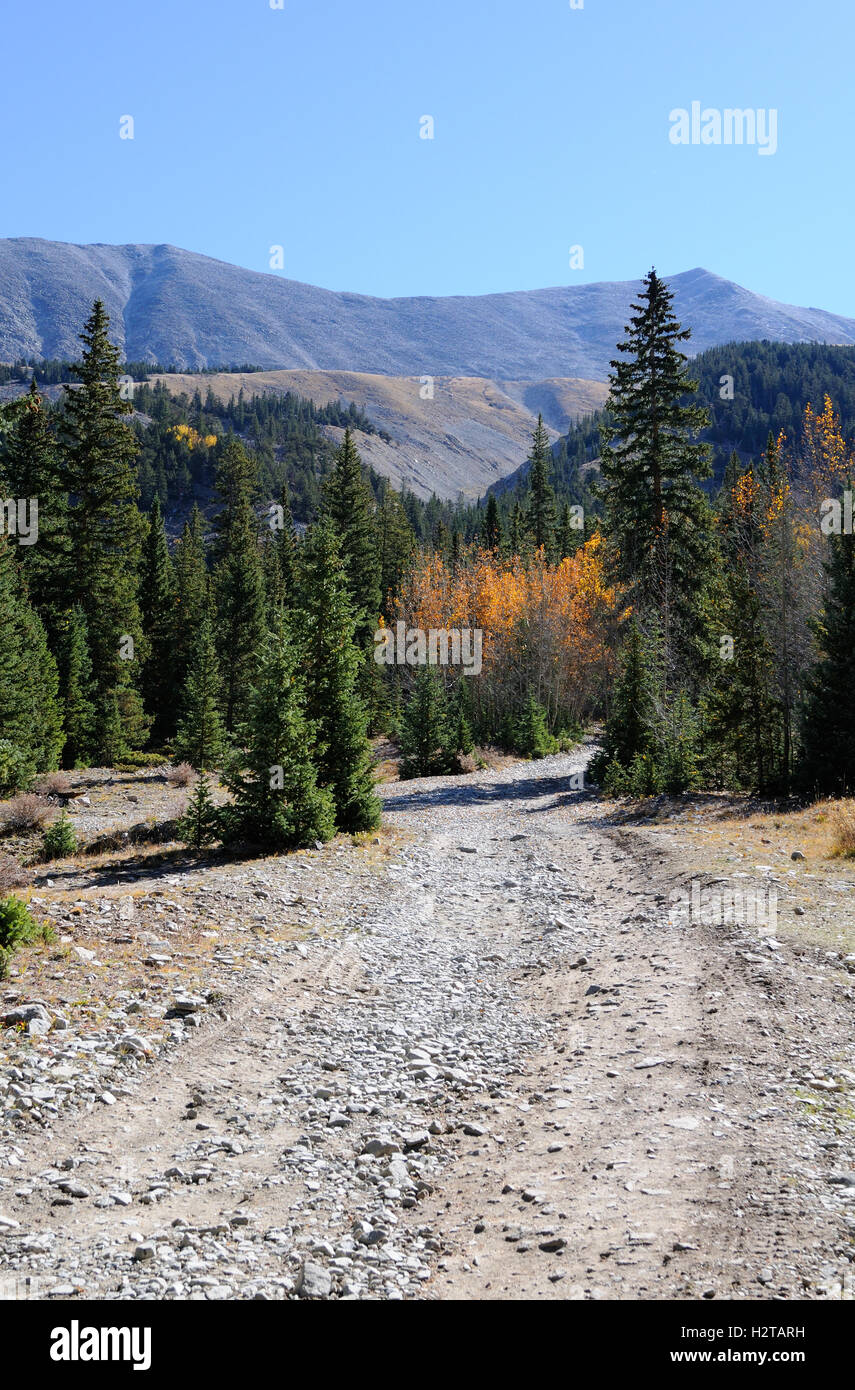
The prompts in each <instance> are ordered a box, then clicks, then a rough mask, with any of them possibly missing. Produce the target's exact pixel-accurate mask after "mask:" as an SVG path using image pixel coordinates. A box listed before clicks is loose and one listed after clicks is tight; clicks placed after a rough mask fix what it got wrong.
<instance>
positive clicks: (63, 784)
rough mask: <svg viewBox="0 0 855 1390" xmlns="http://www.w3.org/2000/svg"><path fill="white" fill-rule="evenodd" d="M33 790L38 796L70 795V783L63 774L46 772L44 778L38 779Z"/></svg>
mask: <svg viewBox="0 0 855 1390" xmlns="http://www.w3.org/2000/svg"><path fill="white" fill-rule="evenodd" d="M35 789H36V792H37V793H38V795H39V796H52V797H60V796H70V795H71V783H70V782H69V780H68V778H67V777H66V775H65V773H64V772H46V773H45V775H44V777H40V778H39V780H38V781H37V782H36V786H35Z"/></svg>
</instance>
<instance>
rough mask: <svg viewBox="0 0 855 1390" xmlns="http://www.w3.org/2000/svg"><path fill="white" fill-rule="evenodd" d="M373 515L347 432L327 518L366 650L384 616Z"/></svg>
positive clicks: (327, 497) (328, 486) (330, 484)
mask: <svg viewBox="0 0 855 1390" xmlns="http://www.w3.org/2000/svg"><path fill="white" fill-rule="evenodd" d="M373 513H374V503H373V499H372V496H371V490H370V488H369V487H368V484H367V483H366V481H365V478H364V477H363V473H362V460H361V459H360V457H359V454H358V453H357V450H356V445H355V444H354V442H353V436H352V435H351V432H350V430H349V429H347V430H345V432H344V440H343V442H342V445H341V448H340V449H339V450H338V451H337V453H336V456H335V463H334V466H333V470H332V472H331V473H330V475H329V477H328V478H327V480H326V483H325V484H324V515H325V516H327V517H329V519H330V521H331V522H332V524H333V527H334V529H335V532H336V535H337V536H338V537H339V541H340V543H341V555H342V559H343V561H344V568H345V573H346V575H347V585H348V591H349V594H350V601H351V604H352V607H353V612H354V617H355V619H356V633H357V641H358V643H359V645H360V647H363V648H367V647H369V646H370V645H371V643H372V642H373V634H374V631H375V628H376V626H377V615H378V613H379V612H380V561H379V556H378V553H377V535H376V529H375V524H374V515H373Z"/></svg>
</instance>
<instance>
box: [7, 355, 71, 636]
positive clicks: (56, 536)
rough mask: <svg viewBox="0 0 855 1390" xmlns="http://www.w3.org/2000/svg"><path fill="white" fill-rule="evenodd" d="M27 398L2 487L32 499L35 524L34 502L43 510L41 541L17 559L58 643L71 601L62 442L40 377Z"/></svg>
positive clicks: (13, 433) (22, 548) (19, 553)
mask: <svg viewBox="0 0 855 1390" xmlns="http://www.w3.org/2000/svg"><path fill="white" fill-rule="evenodd" d="M24 401H25V408H24V409H22V410H21V411H20V412H19V414H18V416H17V422H16V424H15V427H14V429H13V430H12V431H11V433H10V435H9V437H8V439H7V440H6V442H5V445H4V448H3V453H2V457H0V489H2V492H3V494H4V495H5V496H7V497H14V498H21V499H22V500H26V501H27V502H28V503H29V508H30V523H31V525H32V521H33V515H32V508H33V501H35V503H36V506H37V508H38V511H37V519H38V540H37V541H36V543H35V544H32V545H19V546H18V548H17V559H18V562H19V564H20V565H21V566H22V569H23V572H24V576H25V578H26V582H27V593H28V596H29V600H30V602H31V603H32V605H33V607H34V608H35V609H36V611H37V613H38V614H39V617H40V618H41V620H42V622H43V623H44V625H45V629H46V631H47V633H48V637H49V639H50V641H51V643H52V644H53V645H55V643H56V638H57V634H58V631H59V628H60V625H61V615H62V613H63V611H64V610H65V609H66V607H67V604H68V598H67V594H68V584H69V567H70V563H71V545H70V540H69V535H68V496H67V491H66V486H65V480H64V476H63V470H62V462H61V459H60V456H59V450H58V446H57V441H56V438H55V435H54V432H53V429H52V427H51V422H50V418H49V416H48V413H47V411H46V410H45V407H44V402H43V401H42V398H41V396H40V394H39V391H38V388H37V386H36V383H35V379H33V381H32V382H31V384H30V389H29V392H28V393H27V395H26V397H24Z"/></svg>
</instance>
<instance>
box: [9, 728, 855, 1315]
mask: <svg viewBox="0 0 855 1390" xmlns="http://www.w3.org/2000/svg"><path fill="white" fill-rule="evenodd" d="M585 761H586V754H585V753H584V752H580V753H578V754H575V755H562V756H558V757H553V758H549V759H545V760H543V761H542V762H539V763H535V764H524V765H517V766H514V767H512V768H509V769H507V770H505V771H503V772H501V773H495V772H487V773H481V774H477V775H476V776H474V777H469V778H465V779H464V778H457V779H452V778H444V779H432V780H429V781H421V782H418V783H412V784H396V785H395V786H394V787H392V788H387V789H386V791H387V795H386V817H387V820H388V822H389V823H390V824H391V825H392V826H393V827H395V828H396V829H397V830H398V831H399V832H400V834H401V837H402V838H401V844H400V847H399V848H398V850H397V852H396V853H395V855H394V857H393V858H392V860H391V862H390V863H389V865H388V867H387V868H386V870H385V871H384V873H383V875H382V876H375V879H374V880H373V881H372V896H371V897H370V899H369V900H368V901H363V902H361V903H360V905H359V910H358V911H356V910H355V909H354V910H353V912H352V913H351V914H350V915H349V920H348V913H347V912H343V913H342V914H340V917H339V918H337V919H336V921H335V922H334V923H332V922H331V923H330V924H329V926H330V930H329V933H328V934H326V935H324V934H320V935H317V936H315V937H313V938H312V939H310V940H308V941H307V942H306V943H305V944H303V945H301V946H299V947H298V948H297V949H296V950H295V949H294V948H293V947H292V946H288V945H285V946H283V947H282V948H281V949H274V948H272V947H267V948H266V949H265V950H264V951H263V952H261V953H260V955H259V963H258V965H257V968H256V969H255V970H254V972H253V974H252V976H251V979H248V980H247V982H246V983H245V985H244V987H243V988H242V989H241V990H238V992H237V993H236V995H235V997H234V998H233V1000H232V1001H231V1003H230V1013H231V1016H230V1017H229V1018H228V1019H227V1020H223V1021H222V1022H217V1021H216V1020H214V1019H213V1018H211V1017H209V1018H208V1019H207V1020H206V1022H205V1023H204V1025H203V1026H202V1027H201V1028H199V1029H197V1030H196V1032H195V1033H194V1035H193V1036H192V1038H190V1039H188V1040H187V1041H185V1042H184V1043H182V1044H181V1045H180V1046H178V1047H176V1048H174V1049H173V1050H172V1051H170V1052H168V1053H166V1054H164V1055H163V1056H161V1057H159V1058H157V1059H156V1060H155V1061H154V1062H148V1063H147V1062H144V1061H136V1060H134V1059H133V1058H131V1059H129V1060H128V1061H127V1063H126V1065H127V1071H128V1076H129V1077H130V1080H129V1081H128V1083H127V1087H126V1089H127V1091H128V1094H127V1095H123V1096H120V1097H118V1098H117V1099H116V1101H115V1103H114V1104H109V1105H105V1104H99V1103H98V1102H97V1101H96V1102H90V1103H89V1104H88V1107H86V1108H84V1110H83V1111H82V1112H80V1113H78V1114H77V1115H76V1116H74V1117H68V1118H60V1119H58V1120H56V1122H55V1123H54V1124H53V1126H52V1128H51V1127H48V1126H44V1127H42V1128H41V1129H40V1130H38V1131H37V1132H36V1133H34V1132H33V1131H32V1129H30V1130H27V1129H26V1125H25V1123H24V1122H23V1121H22V1119H21V1116H20V1112H17V1113H15V1106H14V1105H10V1106H7V1109H6V1122H7V1126H8V1128H7V1130H6V1131H5V1134H4V1141H5V1143H4V1147H3V1149H2V1150H0V1161H2V1162H3V1166H2V1167H0V1175H2V1186H0V1279H2V1280H3V1281H4V1285H5V1287H7V1289H8V1288H10V1287H11V1288H14V1287H16V1281H18V1286H20V1287H24V1285H23V1283H22V1281H24V1280H26V1279H30V1280H31V1281H32V1282H31V1283H30V1285H28V1286H26V1287H27V1288H29V1289H30V1290H33V1291H34V1292H35V1294H36V1296H39V1297H46V1296H51V1295H54V1296H60V1295H61V1294H62V1295H65V1296H69V1297H71V1296H74V1295H76V1294H79V1295H81V1296H86V1297H98V1298H108V1299H109V1298H179V1299H202V1298H215V1299H230V1298H267V1299H277V1298H289V1297H297V1296H303V1297H306V1296H312V1297H356V1298H365V1297H374V1298H381V1299H401V1298H413V1297H416V1298H418V1297H432V1298H436V1297H440V1298H442V1297H464V1298H491V1297H499V1298H513V1297H550V1298H567V1297H573V1298H587V1297H595V1298H596V1297H632V1296H640V1297H687V1298H692V1297H700V1296H703V1295H705V1294H706V1295H708V1296H709V1295H711V1294H714V1293H717V1294H719V1295H720V1296H724V1295H731V1296H733V1295H736V1296H751V1297H769V1296H778V1297H780V1296H802V1297H803V1296H805V1295H806V1294H807V1296H813V1297H822V1296H827V1295H828V1294H829V1293H831V1294H832V1295H833V1293H834V1291H835V1289H836V1288H838V1287H839V1288H840V1289H842V1288H843V1285H844V1279H843V1272H844V1270H845V1268H846V1267H847V1261H846V1260H845V1259H844V1257H843V1254H842V1253H841V1251H842V1249H843V1245H842V1232H843V1230H844V1227H843V1225H842V1224H841V1223H843V1222H844V1221H845V1219H846V1218H845V1211H844V1210H841V1199H840V1191H842V1190H843V1189H842V1188H839V1187H835V1188H833V1189H829V1188H827V1187H826V1186H824V1185H823V1184H824V1182H825V1175H824V1174H823V1173H818V1174H817V1173H815V1172H813V1170H811V1171H810V1172H808V1171H807V1169H805V1170H804V1172H802V1170H801V1169H800V1168H799V1164H801V1165H802V1168H803V1167H804V1162H808V1163H809V1164H813V1165H814V1166H816V1165H817V1164H820V1163H821V1162H822V1161H823V1153H824V1161H825V1162H826V1166H827V1167H828V1168H829V1171H830V1170H831V1167H832V1165H835V1166H836V1167H839V1166H840V1164H841V1154H840V1152H839V1151H837V1152H835V1151H834V1150H828V1151H822V1152H821V1151H820V1149H819V1147H818V1145H819V1143H820V1141H821V1136H817V1146H816V1152H814V1148H813V1147H810V1145H809V1144H808V1142H807V1141H808V1139H811V1140H812V1137H813V1136H806V1135H805V1133H804V1132H803V1131H802V1130H800V1129H799V1128H798V1125H799V1120H798V1117H795V1118H794V1115H793V1108H792V1106H790V1107H789V1108H787V1107H780V1106H776V1105H774V1104H772V1105H770V1106H766V1107H765V1109H766V1110H770V1111H773V1112H774V1111H776V1110H780V1109H782V1108H783V1110H784V1114H783V1115H774V1116H772V1117H771V1119H772V1120H774V1125H772V1123H771V1120H770V1125H769V1127H768V1133H769V1134H771V1133H772V1130H773V1129H774V1143H771V1142H769V1141H768V1139H767V1130H766V1129H765V1128H764V1124H763V1120H762V1111H763V1109H764V1106H763V1104H762V1102H760V1101H759V1099H758V1097H759V1096H760V1095H762V1094H763V1091H764V1088H765V1087H766V1086H768V1085H769V1084H770V1079H771V1072H770V1071H769V1068H771V1067H773V1066H774V1058H773V1057H771V1056H766V1055H764V1043H763V1041H762V1039H761V1037H760V1036H759V1035H760V1034H762V1032H764V1031H765V1032H766V1033H767V1035H768V1037H769V1039H770V1049H771V1047H772V1044H773V1043H774V1041H775V1039H774V1037H773V1036H772V1029H771V1028H770V1027H765V1028H764V1025H765V1024H767V1023H769V1022H771V1020H770V1019H767V1018H765V1016H764V1010H765V1011H766V1013H767V1014H768V1013H769V1012H770V1003H769V997H768V996H767V995H766V994H764V992H763V990H762V988H761V986H760V985H759V984H758V983H757V982H756V981H755V980H754V978H753V975H752V971H753V973H754V975H756V974H757V970H756V966H752V964H751V962H750V961H743V959H742V957H743V956H746V955H750V954H751V952H750V951H748V950H747V949H745V943H744V942H742V945H741V946H740V937H739V933H738V932H732V933H725V934H719V935H718V936H714V935H713V934H711V933H702V932H698V931H686V930H684V929H682V930H677V929H675V928H674V927H673V926H669V923H668V908H667V901H668V891H667V890H668V883H669V882H670V880H669V879H668V874H667V870H666V868H665V867H664V866H660V867H659V868H658V869H657V868H656V866H653V865H651V866H649V867H648V868H646V869H643V868H642V867H641V866H639V865H638V864H637V863H636V862H635V860H634V858H633V855H632V851H631V849H630V848H627V847H621V846H620V845H619V844H617V843H616V842H615V840H614V838H613V836H612V835H611V834H610V833H608V831H607V829H605V828H603V827H602V826H601V825H599V824H598V821H597V809H596V803H595V802H594V801H592V800H589V799H587V798H586V797H584V796H582V795H580V794H579V793H578V792H576V791H574V790H573V786H574V782H573V781H572V780H571V779H572V778H573V776H574V774H578V773H579V772H580V771H581V770H582V769H583V767H584V765H585ZM317 865H318V872H319V874H320V875H321V876H323V865H324V857H323V855H321V856H320V857H319V859H318V860H317ZM305 870H306V866H305V865H299V864H297V863H296V862H295V861H294V860H293V859H288V858H282V859H272V860H266V861H263V871H264V873H265V874H267V875H268V881H269V882H270V883H271V884H275V885H277V886H280V887H282V886H287V887H288V888H289V889H290V888H296V887H297V885H298V884H299V885H300V886H302V884H303V883H304V882H305ZM657 874H662V875H664V877H663V878H662V881H661V882H657V880H656V875H657ZM360 891H362V889H361V888H360ZM333 927H334V929H333ZM753 944H754V947H755V950H756V942H755V943H753ZM740 951H741V952H742V954H741V955H740ZM817 968H818V969H819V967H817ZM780 969H781V970H783V971H785V972H786V971H787V970H790V966H789V965H788V964H787V963H786V962H785V961H782V962H781V964H780ZM716 972H719V975H720V977H721V982H722V988H720V989H717V988H716V985H717V980H718V977H717V975H716ZM817 978H818V977H817ZM788 984H790V985H792V990H791V995H792V997H791V999H790V1002H789V1004H788V1005H787V1007H788V1008H792V1009H797V1008H798V1005H799V988H800V987H799V986H798V982H797V981H796V980H795V976H794V978H793V980H792V981H788ZM711 990H712V992H713V993H715V994H716V995H717V997H718V1000H719V1002H718V1004H717V1005H716V1006H715V1007H716V1009H717V1012H716V1013H712V1012H710V1009H711V1008H712V1005H711V1004H710V1002H709V999H708V995H709V993H710V991H711ZM774 1003H775V1008H777V1006H778V1003H779V1001H778V1000H775V1001H774ZM839 1003H840V1007H841V1008H844V1007H845V1006H846V1001H842V1000H841V1001H839ZM801 1004H802V1005H804V1006H806V1007H810V1004H809V1000H808V999H807V997H805V998H804V999H802V1000H801ZM746 1018H751V1019H753V1020H754V1024H756V1028H755V1027H754V1024H752V1025H748V1024H747V1023H746ZM830 1024H831V1025H832V1026H835V1027H839V1025H840V1019H839V1018H837V1019H831V1020H830ZM774 1026H775V1027H777V1026H778V1020H777V1019H776V1021H775V1025H774ZM752 1030H753V1031H752ZM52 1038H53V1035H50V1037H49V1038H48V1039H44V1040H42V1043H43V1044H44V1045H49V1044H52ZM52 1045H53V1046H55V1048H56V1050H57V1053H58V1054H59V1046H58V1044H52ZM746 1052H748V1053H749V1054H750V1055H744V1054H745V1053H746ZM18 1071H19V1073H21V1079H20V1080H18V1081H11V1082H8V1086H17V1088H18V1090H19V1091H20V1090H21V1087H22V1085H23V1086H26V1077H25V1076H24V1075H23V1069H22V1068H21V1066H18ZM8 1099H9V1092H8V1090H7V1100H8ZM758 1111H759V1112H761V1114H760V1115H758ZM794 1146H800V1149H799V1154H798V1163H797V1164H795V1167H794V1163H793V1160H794V1157H795V1154H794ZM806 1146H807V1147H806ZM808 1149H809V1155H808V1158H804V1155H805V1154H807V1153H808ZM779 1169H780V1171H778V1170H779ZM785 1169H786V1172H785V1171H784V1170H785ZM794 1173H795V1174H796V1180H795V1181H793V1174H794ZM799 1174H801V1177H799ZM785 1177H786V1179H787V1183H788V1184H789V1186H786V1191H785V1193H782V1192H780V1191H779V1189H780V1188H781V1186H782V1185H783V1179H784V1178H785ZM814 1178H815V1179H816V1183H814V1185H813V1186H812V1185H811V1184H812V1182H813V1179H814ZM802 1179H804V1180H803V1181H802ZM800 1183H801V1185H799V1184H800ZM829 1193H831V1195H829ZM788 1251H789V1253H786V1252H788ZM794 1252H795V1253H794ZM835 1281H836V1282H835ZM12 1296H14V1294H13V1295H12ZM19 1296H26V1294H21V1295H19ZM838 1296H839V1293H838Z"/></svg>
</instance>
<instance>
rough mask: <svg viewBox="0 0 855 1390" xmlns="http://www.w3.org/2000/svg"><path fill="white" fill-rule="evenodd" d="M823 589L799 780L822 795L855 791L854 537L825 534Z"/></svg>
mask: <svg viewBox="0 0 855 1390" xmlns="http://www.w3.org/2000/svg"><path fill="white" fill-rule="evenodd" d="M829 546H830V552H829V557H828V560H827V562H826V570H827V575H828V587H827V589H826V594H825V601H824V604H823V609H822V614H821V616H820V618H819V620H818V622H817V624H816V633H817V639H818V643H819V652H820V655H819V661H818V662H817V664H816V665H815V667H814V669H813V671H812V672H811V674H810V676H809V678H808V681H807V691H806V699H805V707H804V713H803V718H802V756H801V768H800V781H801V783H802V785H803V786H804V787H805V788H806V789H808V790H809V791H811V792H813V793H816V792H820V793H822V794H823V795H826V796H853V795H855V698H853V692H855V540H853V537H852V536H847V535H840V536H831V537H830V538H829Z"/></svg>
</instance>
